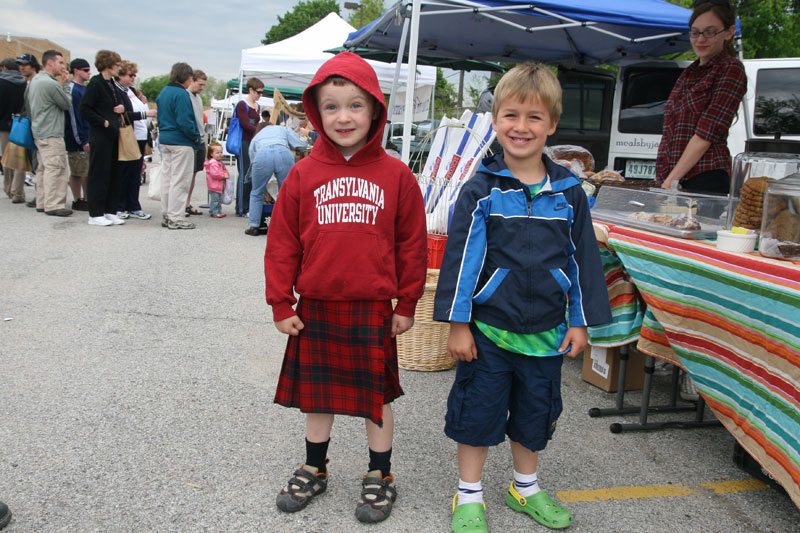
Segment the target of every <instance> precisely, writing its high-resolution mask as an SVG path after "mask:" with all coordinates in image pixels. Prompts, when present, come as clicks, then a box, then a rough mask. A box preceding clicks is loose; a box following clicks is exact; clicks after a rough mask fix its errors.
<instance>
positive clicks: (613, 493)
mask: <svg viewBox="0 0 800 533" xmlns="http://www.w3.org/2000/svg"><path fill="white" fill-rule="evenodd" d="M698 485H699V486H700V487H702V488H703V489H707V490H712V491H714V493H716V494H729V493H733V492H745V491H750V490H763V489H766V488H768V487H767V485H765V484H764V483H762V482H761V481H759V480H757V479H742V480H738V481H717V482H713V483H699V484H698ZM698 490H699V489H697V488H693V487H692V486H690V485H684V484H678V485H649V486H640V487H636V486H634V487H612V488H607V489H593V490H561V491H558V492H556V496H557V497H558V499H559V500H561V501H562V502H564V503H572V502H597V501H607V500H637V499H644V498H674V497H676V496H689V495H691V494H696V493H697V492H698Z"/></svg>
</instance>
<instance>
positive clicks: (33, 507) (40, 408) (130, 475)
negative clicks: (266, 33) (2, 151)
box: [0, 174, 800, 533]
mask: <svg viewBox="0 0 800 533" xmlns="http://www.w3.org/2000/svg"><path fill="white" fill-rule="evenodd" d="M198 178H199V180H198V184H197V186H196V188H195V192H194V196H193V204H194V205H195V206H197V205H199V204H202V203H205V199H206V189H205V180H204V177H203V174H200V176H199V177H198ZM25 189H26V193H27V195H28V198H32V197H33V188H32V187H26V188H25ZM140 198H141V200H142V203H143V206H144V209H145V211H147V212H149V213H153V214H154V217H153V218H152V219H151V220H149V221H139V220H129V221H128V222H127V223H126V224H125V225H122V226H110V227H97V226H89V225H88V224H87V218H88V217H87V215H86V213H77V212H76V213H75V215H74V216H72V217H69V218H57V217H49V216H45V215H44V214H41V213H37V212H36V211H35V210H34V209H30V208H27V207H25V206H24V204H13V205H12V203H11V201H10V200H8V199H7V198H5V197H3V198H2V199H0V233H2V235H4V238H3V239H2V244H0V250H1V251H2V252H1V253H0V279H2V290H0V318H2V319H4V320H3V322H2V323H1V324H0V365H1V366H0V375H1V376H2V378H0V500H2V501H5V502H6V503H7V504H8V505H9V506H10V508H11V510H12V511H13V513H14V519H13V520H12V522H11V524H10V525H9V526H8V527H7V529H6V530H7V531H9V532H27V531H47V532H50V531H243V532H250V531H264V532H284V531H286V532H289V531H309V532H347V533H353V532H359V531H365V532H366V531H388V532H446V531H449V527H450V505H451V500H452V497H453V493H454V490H455V486H456V483H457V480H458V475H457V467H456V458H455V445H454V443H453V442H451V441H450V440H448V439H447V438H446V437H445V435H444V433H443V431H442V428H443V423H444V422H443V418H444V413H445V404H446V397H447V393H448V390H449V387H450V384H451V382H452V379H453V375H454V371H453V370H450V371H443V372H410V371H401V375H400V379H401V384H402V386H403V387H404V389H405V393H406V394H405V396H403V397H402V398H400V399H399V400H397V401H396V403H395V404H394V408H395V419H396V432H395V441H394V456H393V470H394V472H395V475H396V478H397V486H398V491H399V497H398V501H397V503H396V504H395V508H394V510H393V512H392V515H391V517H390V518H389V519H388V520H387V521H386V522H384V523H383V524H381V525H379V526H368V525H363V524H360V523H359V522H358V521H357V520H356V518H355V516H354V508H355V503H356V501H357V498H358V495H359V490H360V479H361V476H362V475H363V474H364V473H365V471H366V467H367V459H368V457H367V444H366V437H365V434H364V423H363V422H362V421H361V420H358V419H348V418H344V417H342V418H338V419H337V421H336V423H335V425H334V429H333V435H332V440H331V446H330V451H329V457H330V461H331V462H330V466H329V469H330V472H331V479H330V485H329V488H328V492H327V493H326V494H324V495H322V496H320V497H319V498H318V499H317V500H316V501H314V502H312V503H311V505H310V506H309V507H308V508H307V509H305V510H304V511H302V512H300V513H296V514H283V513H281V512H280V511H278V510H277V508H276V507H275V503H274V502H275V495H276V493H277V492H278V491H279V490H280V488H281V487H282V486H283V485H284V483H285V482H286V480H287V479H288V476H289V475H290V474H291V472H292V471H293V470H294V469H295V468H296V467H297V466H298V465H299V464H300V463H301V462H302V461H303V459H304V441H303V437H304V419H303V416H302V415H301V414H300V413H299V412H298V411H296V410H292V409H287V408H284V407H280V406H278V405H275V404H273V402H272V399H273V396H274V392H275V386H276V383H277V377H278V374H279V372H280V366H281V360H282V356H283V349H284V346H285V338H284V337H283V336H282V335H280V334H279V333H278V332H277V331H276V330H275V328H274V327H273V324H272V318H271V314H270V310H269V308H268V307H267V305H266V304H265V302H264V275H263V255H264V246H265V242H266V237H264V236H261V237H251V236H247V235H245V234H244V230H245V229H246V227H247V223H246V219H243V218H238V217H235V216H233V207H232V206H224V208H223V212H224V213H227V215H228V216H227V218H224V219H211V218H210V217H208V215H207V210H203V211H204V215H203V216H192V217H191V218H190V220H191V221H193V222H195V223H196V224H197V229H195V230H189V231H184V230H177V231H176V230H167V229H165V228H162V227H161V224H160V218H161V217H160V213H159V206H158V203H157V202H154V201H152V200H150V199H148V198H147V195H146V186H145V187H143V188H142V191H141V195H140ZM563 373H564V379H563V397H564V414H563V415H562V417H561V419H560V421H559V427H558V430H557V431H556V434H555V437H554V440H553V441H552V442H551V443H550V445H549V446H548V447H547V449H546V450H545V451H544V452H543V453H542V454H541V459H540V468H539V477H540V480H541V484H542V486H543V488H545V489H546V490H548V491H550V493H551V494H552V495H558V496H559V498H561V499H562V500H563V501H566V500H567V499H569V500H570V501H571V503H569V504H567V505H568V506H569V508H570V509H571V511H572V513H573V515H574V522H573V525H572V526H571V528H570V531H573V532H576V533H577V532H591V533H601V532H620V531H622V532H629V531H631V532H633V531H636V532H639V531H645V532H648V531H653V532H660V531H681V532H695V531H697V532H701V531H702V532H752V531H774V532H796V531H798V529H800V526H798V524H800V512H798V509H797V507H796V506H795V505H794V504H793V503H792V502H791V500H789V498H788V497H786V496H785V495H784V494H782V493H781V492H780V491H778V490H775V489H772V488H765V487H764V486H763V485H760V484H758V483H753V482H751V481H748V480H751V479H752V478H751V475H750V474H748V473H746V472H744V471H742V470H741V469H739V468H738V467H737V466H736V465H735V464H734V462H733V461H732V453H733V445H734V440H733V438H732V437H731V436H730V435H729V434H728V432H727V431H726V430H725V429H723V428H721V427H716V428H701V429H688V430H680V429H670V430H663V431H652V432H631V433H622V434H612V433H610V432H609V424H610V423H611V422H616V421H631V422H632V421H635V419H636V417H635V416H628V417H613V418H590V417H589V416H588V411H589V409H590V408H591V407H611V406H613V403H614V395H612V394H609V393H605V392H603V391H601V390H600V389H597V388H595V387H594V386H592V385H589V384H587V383H585V382H584V381H582V380H581V360H580V359H578V360H567V361H566V363H565V365H564V372H563ZM656 385H657V388H656V391H655V392H654V398H653V401H654V402H659V401H661V402H663V401H665V398H666V394H667V388H668V380H667V378H658V379H657V380H656ZM640 398H641V394H640V393H635V392H634V393H629V394H628V395H627V397H626V401H627V402H628V403H630V404H631V405H638V402H639V399H640ZM687 416H688V417H691V415H687V414H673V415H658V416H656V415H653V416H652V417H651V418H652V419H654V420H664V419H681V418H686V417H687ZM510 476H511V464H510V454H509V448H508V445H507V444H504V445H501V446H498V447H497V448H496V449H492V450H491V452H490V455H489V459H488V461H487V465H486V469H485V475H484V479H483V482H484V489H485V494H486V504H487V510H486V513H487V520H488V523H489V526H490V528H491V530H492V531H542V532H543V531H546V528H544V527H543V526H539V525H538V524H536V523H534V522H533V521H532V520H531V519H530V518H528V517H527V516H525V515H521V514H516V513H514V512H513V511H511V510H510V509H508V508H506V506H505V503H504V495H505V491H506V490H507V487H508V483H509V481H510ZM586 491H594V492H586Z"/></svg>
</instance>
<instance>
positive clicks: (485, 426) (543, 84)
mask: <svg viewBox="0 0 800 533" xmlns="http://www.w3.org/2000/svg"><path fill="white" fill-rule="evenodd" d="M560 115H561V86H560V85H559V82H558V80H557V79H556V77H555V76H554V75H553V73H552V72H551V71H550V70H548V69H547V68H545V67H543V66H541V65H537V64H533V63H526V64H524V65H520V66H517V67H515V68H513V69H512V70H510V71H509V72H508V73H506V75H505V76H503V78H502V80H501V81H500V83H499V84H498V85H497V88H496V89H495V93H494V104H493V107H492V119H493V125H494V129H495V131H496V132H497V139H498V141H499V142H500V145H501V146H502V147H503V150H502V151H501V152H499V153H497V154H495V155H493V156H491V157H488V158H486V159H484V161H483V162H482V163H481V166H480V167H479V169H478V172H477V173H476V175H475V176H474V177H473V178H471V179H470V180H469V181H467V182H465V183H464V185H463V188H462V191H461V193H460V194H459V197H458V200H457V202H456V205H455V210H454V213H453V218H452V223H451V226H450V232H449V235H448V239H447V247H446V249H445V254H444V260H443V262H442V268H441V272H440V275H439V285H438V288H437V291H436V299H435V306H434V319H436V320H440V321H447V322H450V335H449V338H448V341H447V351H448V353H449V354H450V355H451V356H453V357H454V358H456V359H458V368H457V371H456V377H455V382H454V384H453V387H452V389H451V391H450V396H449V398H448V400H447V415H446V417H445V422H446V423H445V434H447V436H448V437H450V438H451V439H453V440H455V441H456V442H457V443H458V468H459V477H460V479H459V486H458V493H457V494H456V496H455V498H454V499H453V519H452V526H453V531H488V529H487V525H486V521H485V516H484V504H483V489H482V487H481V473H482V471H483V465H484V463H485V461H486V457H487V455H488V451H489V446H494V445H497V444H500V443H501V442H503V441H504V440H505V435H508V437H509V439H510V441H511V454H512V456H513V461H514V477H513V480H512V481H511V486H510V488H509V490H508V494H507V495H506V503H507V504H508V506H509V507H511V508H512V509H514V510H515V511H519V512H523V513H527V514H529V515H530V516H531V517H532V518H533V519H534V520H536V521H537V522H539V523H540V524H543V525H545V526H548V527H550V528H554V529H559V528H564V527H567V526H569V525H570V524H571V523H572V516H571V515H570V513H569V511H567V510H566V509H565V508H564V507H562V506H561V505H559V504H558V503H556V502H555V501H553V500H552V499H551V498H550V496H548V494H547V493H546V492H545V491H543V490H540V488H539V486H538V478H537V474H536V472H537V465H538V456H539V451H540V450H542V449H544V447H545V446H546V445H547V441H548V440H549V439H550V438H552V435H553V431H554V430H555V427H556V421H557V419H558V416H559V414H561V407H562V403H561V365H562V362H563V356H564V355H567V356H568V357H575V356H576V355H578V354H579V353H580V352H581V351H582V350H583V349H584V348H585V347H586V344H587V339H588V334H587V331H586V328H587V326H593V325H598V324H604V323H607V322H610V321H611V310H610V307H609V302H608V291H607V289H606V284H605V277H604V275H603V268H602V264H601V261H600V253H599V251H598V247H597V240H596V239H595V236H594V231H593V228H592V221H591V217H590V215H589V205H588V202H587V199H586V195H585V193H584V192H583V190H582V189H581V187H580V180H579V179H578V178H576V177H575V176H574V175H573V174H572V173H571V172H570V171H569V170H567V169H565V168H564V167H562V166H559V165H556V164H554V163H553V162H552V161H551V160H550V159H549V158H548V157H547V156H546V155H544V154H543V153H542V150H543V148H544V146H545V142H546V140H547V136H548V135H551V134H552V133H553V132H554V131H555V130H556V125H557V124H558V119H559V117H560Z"/></svg>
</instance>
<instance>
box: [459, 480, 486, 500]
mask: <svg viewBox="0 0 800 533" xmlns="http://www.w3.org/2000/svg"><path fill="white" fill-rule="evenodd" d="M456 503H457V504H458V505H464V504H465V503H483V487H481V482H480V481H478V482H477V483H467V482H466V481H464V480H463V479H459V480H458V500H457V502H456Z"/></svg>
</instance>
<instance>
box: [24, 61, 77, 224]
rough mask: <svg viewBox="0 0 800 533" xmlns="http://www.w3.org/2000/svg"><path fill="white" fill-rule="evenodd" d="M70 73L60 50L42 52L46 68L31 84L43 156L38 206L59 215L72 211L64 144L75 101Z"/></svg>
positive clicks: (33, 123)
mask: <svg viewBox="0 0 800 533" xmlns="http://www.w3.org/2000/svg"><path fill="white" fill-rule="evenodd" d="M68 81H69V73H68V72H67V70H66V68H65V66H64V57H63V56H62V55H61V52H59V51H57V50H48V51H46V52H45V53H44V54H42V71H41V72H39V74H37V75H36V76H35V77H34V78H33V80H32V81H31V84H30V86H28V95H27V100H28V106H29V108H30V110H31V131H32V132H33V140H34V141H35V142H36V148H37V149H38V158H39V170H38V172H37V177H39V178H41V180H38V179H37V187H36V210H37V211H44V212H45V214H47V215H51V216H57V217H68V216H70V215H71V214H72V210H71V209H67V185H68V183H69V167H68V165H67V148H66V145H65V144H64V111H67V110H69V108H70V105H71V104H72V97H71V95H70V88H69V85H68V83H67V82H68Z"/></svg>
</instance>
